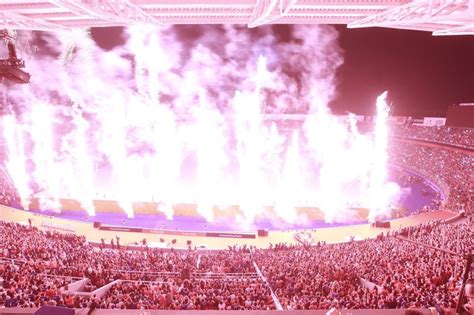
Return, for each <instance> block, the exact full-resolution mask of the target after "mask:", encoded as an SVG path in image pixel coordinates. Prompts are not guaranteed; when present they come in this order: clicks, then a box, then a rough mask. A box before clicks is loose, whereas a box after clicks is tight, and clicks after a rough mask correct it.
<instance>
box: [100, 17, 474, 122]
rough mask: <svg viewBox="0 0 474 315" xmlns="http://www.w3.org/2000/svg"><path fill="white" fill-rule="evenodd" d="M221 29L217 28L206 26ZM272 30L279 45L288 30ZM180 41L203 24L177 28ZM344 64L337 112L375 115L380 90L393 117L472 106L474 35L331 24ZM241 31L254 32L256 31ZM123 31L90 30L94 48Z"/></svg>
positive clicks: (117, 42) (115, 42) (108, 45)
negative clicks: (443, 34) (457, 105)
mask: <svg viewBox="0 0 474 315" xmlns="http://www.w3.org/2000/svg"><path fill="white" fill-rule="evenodd" d="M205 27H220V26H205ZM264 27H273V29H274V32H275V33H277V34H278V35H279V37H280V39H281V40H282V41H285V40H289V39H291V26H289V25H277V26H264ZM177 28H181V30H180V31H181V32H182V33H183V38H185V37H186V36H188V37H190V38H191V37H194V36H196V32H199V30H200V28H201V29H202V30H204V28H203V27H202V26H177ZM335 28H336V29H337V31H338V33H339V45H340V47H341V49H342V51H343V57H344V63H343V65H342V66H341V67H340V68H339V69H338V71H337V81H336V84H337V94H336V97H335V99H334V100H333V101H332V102H331V104H330V107H331V109H332V110H333V112H335V113H337V114H344V113H345V112H347V111H349V112H353V113H356V114H371V113H373V108H374V101H375V99H376V97H377V95H379V94H380V93H381V92H383V91H384V90H388V91H389V100H390V101H391V102H392V105H393V114H394V115H409V116H415V117H422V116H445V115H446V111H447V107H448V106H449V105H452V104H458V103H462V102H464V103H472V102H474V37H473V36H439V37H438V36H432V35H431V33H429V32H418V31H405V30H395V29H384V28H370V29H347V28H346V26H345V25H338V26H335ZM243 31H249V32H258V31H257V30H255V29H253V30H252V29H243ZM121 34H122V29H121V28H102V29H93V31H92V35H93V37H94V38H95V39H96V41H97V42H98V44H99V45H100V46H101V47H103V48H105V49H110V48H112V47H114V46H116V45H120V44H122V43H123V39H122V38H121V37H122V36H121Z"/></svg>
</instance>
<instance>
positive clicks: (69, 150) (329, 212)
mask: <svg viewBox="0 0 474 315" xmlns="http://www.w3.org/2000/svg"><path fill="white" fill-rule="evenodd" d="M220 32H221V34H214V33H213V31H208V32H203V33H202V35H201V38H200V39H199V40H200V42H199V43H189V42H187V43H184V42H183V41H180V40H179V38H178V37H179V32H177V31H176V30H175V29H174V28H168V29H157V28H149V27H146V28H140V27H134V28H130V29H128V30H127V32H126V34H127V40H126V43H125V44H124V45H122V46H119V47H117V48H115V49H113V50H109V51H104V50H103V49H101V48H99V47H98V46H97V45H96V44H95V42H94V41H93V40H92V39H91V38H90V35H89V34H88V33H85V32H76V33H74V34H73V35H74V36H66V34H59V35H55V36H53V35H45V34H43V35H41V36H43V38H42V39H43V40H44V41H47V42H48V43H50V46H51V47H59V49H58V50H59V51H58V53H59V56H60V58H59V59H54V58H52V57H51V56H50V55H47V56H36V57H35V60H34V61H33V60H32V61H31V62H30V63H29V64H30V65H31V66H30V71H31V72H32V75H33V79H32V83H31V86H30V87H23V88H22V89H21V90H15V91H11V93H10V95H9V98H10V100H11V102H12V103H14V104H16V105H18V106H19V107H20V108H21V110H17V111H12V112H11V113H10V114H9V115H7V116H4V117H3V133H4V134H3V136H4V137H5V139H6V143H7V146H8V161H7V164H6V165H7V168H8V170H9V172H10V174H11V175H12V178H13V180H14V182H15V185H16V188H17V190H18V192H19V194H20V196H21V199H22V202H23V205H24V207H25V208H27V207H28V204H29V202H30V200H31V198H32V197H36V198H39V200H40V205H41V207H42V208H45V209H58V210H59V209H60V202H59V200H60V198H66V197H67V198H73V199H75V200H77V201H79V202H80V204H81V207H82V208H83V209H85V210H86V211H87V213H88V214H89V215H94V213H95V209H94V200H96V199H101V198H106V199H114V200H116V201H117V202H118V203H119V205H120V206H121V208H122V209H123V211H125V212H126V213H127V215H128V216H129V217H133V216H134V208H133V204H134V202H144V201H154V202H158V204H159V210H160V211H161V212H164V213H165V214H166V215H167V217H168V218H171V217H172V216H173V205H175V204H176V203H194V204H196V205H197V211H198V212H199V214H200V215H201V216H203V217H204V218H206V219H207V220H213V218H214V213H213V211H214V210H213V207H214V206H232V205H238V206H239V208H240V216H241V218H240V221H241V222H243V224H245V225H249V224H252V222H254V220H255V219H256V218H258V217H259V216H262V215H270V216H276V217H279V218H281V219H282V220H284V221H286V222H295V221H297V220H304V218H303V217H301V215H300V214H299V213H298V211H297V208H298V207H301V206H311V207H319V208H320V209H321V210H322V211H323V212H324V214H325V218H326V220H327V221H328V222H332V221H341V220H343V218H347V215H348V213H349V212H348V209H349V208H351V207H354V206H358V207H367V208H370V211H371V212H370V216H369V218H370V219H372V220H373V219H375V217H376V216H377V215H382V214H383V213H384V212H385V211H387V210H388V206H389V204H390V202H391V199H392V198H393V195H394V191H393V189H392V188H393V186H390V185H388V184H387V175H386V147H387V142H386V141H387V131H386V126H385V125H386V120H387V110H386V103H385V94H384V95H382V96H381V97H379V99H378V100H377V118H376V122H375V128H374V134H372V133H368V134H363V133H361V132H359V131H358V129H357V126H356V122H355V121H354V117H353V116H348V117H346V118H345V119H341V117H336V116H333V115H332V114H331V112H330V111H329V109H328V107H327V103H328V100H329V99H330V98H331V95H332V90H333V77H334V70H335V69H336V67H337V66H338V65H339V64H340V58H339V55H338V53H337V51H338V49H337V47H336V37H335V33H334V31H332V30H331V29H329V28H317V27H311V28H305V27H294V31H293V36H294V37H295V38H296V39H298V43H293V42H292V43H284V42H279V41H278V40H277V39H276V38H275V36H274V35H273V34H272V33H271V31H270V29H267V30H266V31H264V34H261V37H260V38H259V39H258V40H255V38H252V37H251V36H250V35H248V34H246V33H245V32H244V31H241V30H240V31H239V30H237V29H236V27H234V26H232V27H231V26H228V27H227V26H226V27H224V28H223V29H221V30H220ZM307 32H311V33H312V36H306V35H307V34H306V33H307ZM220 38H225V40H224V42H223V43H222V45H220V44H221V43H220ZM308 38H310V39H308ZM53 44H54V45H53ZM218 46H221V47H218ZM190 47H191V48H190ZM66 57H67V58H66ZM65 61H67V62H65ZM32 64H33V65H32ZM285 67H287V68H288V67H291V69H292V71H293V72H294V73H298V76H299V77H296V76H297V75H295V74H288V71H285ZM45 68H48V69H50V71H49V72H48V73H45V72H44V71H42V70H44V69H45ZM51 69H54V71H51ZM40 83H41V84H40ZM287 113H298V114H303V115H302V117H304V118H303V119H301V120H299V121H296V122H293V123H292V124H293V126H291V128H286V127H285V128H282V127H281V126H279V123H278V122H277V121H275V120H272V119H267V118H268V117H269V114H271V115H274V116H273V117H278V115H280V116H281V117H284V114H287ZM275 115H276V116H275ZM105 168H108V169H110V170H111V175H110V178H109V180H108V182H107V186H108V191H111V192H112V193H111V194H110V195H108V196H105V197H104V192H103V191H101V189H102V188H101V187H100V185H99V184H98V182H99V180H98V178H99V177H102V175H101V174H102V173H101V170H102V169H105ZM269 206H270V207H272V208H273V211H272V214H268V213H265V210H264V209H267V208H265V207H269Z"/></svg>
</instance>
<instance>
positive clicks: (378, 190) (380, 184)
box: [369, 92, 391, 222]
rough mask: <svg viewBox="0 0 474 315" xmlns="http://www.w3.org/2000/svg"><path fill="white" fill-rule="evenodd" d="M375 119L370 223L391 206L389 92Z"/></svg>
mask: <svg viewBox="0 0 474 315" xmlns="http://www.w3.org/2000/svg"><path fill="white" fill-rule="evenodd" d="M376 108H377V115H376V119H375V132H374V149H373V155H372V156H373V162H372V168H371V170H370V175H369V206H370V213H369V221H371V222H373V221H375V219H376V218H377V215H378V214H383V213H384V212H386V211H387V208H389V206H390V204H389V201H390V195H389V194H390V193H391V191H390V187H388V186H387V176H388V174H387V140H388V130H387V119H388V113H389V107H388V105H387V92H384V93H382V94H381V95H380V96H379V97H378V98H377V103H376Z"/></svg>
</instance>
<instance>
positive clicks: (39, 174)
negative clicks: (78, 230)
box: [29, 102, 61, 211]
mask: <svg viewBox="0 0 474 315" xmlns="http://www.w3.org/2000/svg"><path fill="white" fill-rule="evenodd" d="M55 120H56V118H55V111H54V107H51V106H48V104H45V103H42V102H38V103H36V104H34V106H32V109H31V112H30V117H29V123H30V125H29V126H30V128H31V129H30V136H31V138H32V140H33V152H32V159H33V160H34V161H35V170H34V172H33V178H34V179H35V181H36V182H37V183H38V184H39V185H40V187H42V188H44V189H46V191H44V193H42V194H40V196H39V202H40V206H41V208H43V209H51V210H56V211H59V210H60V207H61V204H60V202H59V197H60V194H61V192H60V169H59V168H58V167H57V166H58V163H57V160H56V154H55V152H56V148H55V143H54V142H55V139H56V137H55V134H54V122H55Z"/></svg>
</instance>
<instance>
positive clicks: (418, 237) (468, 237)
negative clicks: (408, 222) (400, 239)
mask: <svg viewBox="0 0 474 315" xmlns="http://www.w3.org/2000/svg"><path fill="white" fill-rule="evenodd" d="M473 227H474V217H472V216H471V217H469V218H467V219H465V220H464V221H462V222H460V223H457V224H443V223H442V222H439V221H437V222H430V223H427V224H421V225H419V226H415V227H409V228H405V229H403V230H402V231H401V234H402V235H403V236H404V237H407V238H408V239H410V240H413V241H416V242H420V243H422V244H427V245H430V246H433V247H436V248H441V249H445V250H448V251H451V252H454V253H458V254H467V253H472V252H474V228H473Z"/></svg>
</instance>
